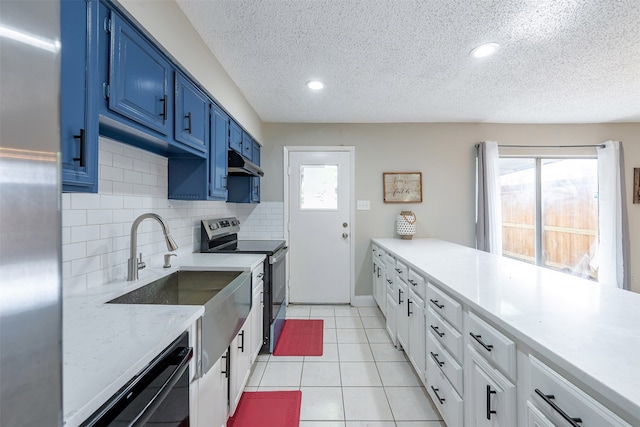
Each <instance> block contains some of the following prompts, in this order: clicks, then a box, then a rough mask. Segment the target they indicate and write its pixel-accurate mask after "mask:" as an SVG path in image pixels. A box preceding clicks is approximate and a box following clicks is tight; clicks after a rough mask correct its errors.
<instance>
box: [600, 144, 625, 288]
mask: <svg viewBox="0 0 640 427" xmlns="http://www.w3.org/2000/svg"><path fill="white" fill-rule="evenodd" d="M597 151H598V187H599V188H598V193H599V194H598V204H599V210H598V231H599V243H598V261H599V270H598V282H600V283H602V284H604V285H610V286H617V287H618V288H622V289H629V272H630V268H629V267H630V266H629V225H628V220H627V206H626V199H625V184H624V156H623V149H622V143H621V142H619V141H607V142H605V143H604V144H602V147H598V148H597Z"/></svg>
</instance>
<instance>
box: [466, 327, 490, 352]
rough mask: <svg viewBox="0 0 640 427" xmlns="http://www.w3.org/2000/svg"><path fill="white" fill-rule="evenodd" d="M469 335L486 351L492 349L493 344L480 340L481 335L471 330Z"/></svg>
mask: <svg viewBox="0 0 640 427" xmlns="http://www.w3.org/2000/svg"><path fill="white" fill-rule="evenodd" d="M469 335H471V337H472V338H473V339H474V340H476V341H478V343H480V345H481V346H483V347H484V349H485V350H487V351H491V350H492V349H493V345H491V344H485V343H484V341H482V340H481V339H480V338H482V335H476V334H474V333H473V332H469Z"/></svg>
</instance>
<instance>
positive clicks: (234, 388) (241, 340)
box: [229, 322, 251, 416]
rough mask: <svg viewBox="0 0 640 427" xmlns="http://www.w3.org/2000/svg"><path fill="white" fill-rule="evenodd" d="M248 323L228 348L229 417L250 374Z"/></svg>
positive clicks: (233, 411)
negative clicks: (229, 365)
mask: <svg viewBox="0 0 640 427" xmlns="http://www.w3.org/2000/svg"><path fill="white" fill-rule="evenodd" d="M249 323H250V322H245V324H244V326H243V328H242V329H241V330H240V332H238V335H236V337H235V338H234V340H233V341H232V342H231V346H229V354H230V358H231V372H230V375H231V378H230V381H229V416H233V414H234V413H235V412H236V408H237V407H238V403H239V402H240V397H242V391H243V390H244V386H245V385H246V384H247V380H248V379H249V374H250V373H251V342H250V339H251V335H250V329H249V326H250V325H249Z"/></svg>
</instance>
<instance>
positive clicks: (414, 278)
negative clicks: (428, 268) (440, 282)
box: [408, 268, 426, 299]
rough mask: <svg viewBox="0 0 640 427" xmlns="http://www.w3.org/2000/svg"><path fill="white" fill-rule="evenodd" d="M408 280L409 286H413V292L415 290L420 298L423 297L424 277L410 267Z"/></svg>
mask: <svg viewBox="0 0 640 427" xmlns="http://www.w3.org/2000/svg"><path fill="white" fill-rule="evenodd" d="M408 282H409V285H411V288H413V292H415V293H416V295H418V296H419V297H420V298H422V299H424V296H425V293H426V285H425V280H424V277H422V276H421V275H420V274H418V273H417V272H416V271H414V270H412V269H411V268H410V269H409V279H408Z"/></svg>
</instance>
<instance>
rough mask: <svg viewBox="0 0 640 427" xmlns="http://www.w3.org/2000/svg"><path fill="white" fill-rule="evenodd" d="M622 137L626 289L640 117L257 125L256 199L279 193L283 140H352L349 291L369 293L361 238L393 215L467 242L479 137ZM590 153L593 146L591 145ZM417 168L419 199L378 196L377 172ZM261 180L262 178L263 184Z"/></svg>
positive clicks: (385, 230) (638, 224)
mask: <svg viewBox="0 0 640 427" xmlns="http://www.w3.org/2000/svg"><path fill="white" fill-rule="evenodd" d="M609 139H614V140H620V141H623V143H624V149H625V162H626V168H625V173H626V184H627V194H628V199H627V200H628V213H629V229H630V242H631V260H636V262H635V263H634V262H633V261H632V263H631V272H632V290H634V291H636V292H640V264H639V263H638V262H637V260H638V259H640V205H638V204H636V205H634V204H632V198H631V194H632V193H631V189H632V188H633V187H632V185H633V182H632V179H633V177H632V174H633V167H640V124H639V123H631V124H588V125H501V124H482V123H477V124H474V123H460V124H457V123H446V124H445V123H431V124H428V123H425V124H279V123H269V124H266V125H265V143H266V149H265V150H263V155H262V158H263V159H264V161H263V165H264V166H263V167H264V170H265V176H266V177H267V178H265V180H264V181H265V186H264V187H263V189H262V198H263V200H277V201H279V200H282V198H283V169H282V168H283V164H282V163H283V160H282V155H283V154H282V153H283V147H284V146H287V145H303V146H309V145H352V146H355V147H356V148H355V157H356V171H355V176H356V178H355V180H356V182H355V197H356V199H357V200H370V201H371V210H370V211H356V224H355V225H356V294H357V295H365V294H370V293H371V277H370V269H369V264H370V262H371V260H370V254H369V240H370V239H371V238H372V237H392V236H394V226H395V218H396V215H397V214H398V213H399V212H400V211H401V210H412V211H414V212H415V213H416V216H417V219H418V222H417V236H418V237H437V238H440V239H444V240H449V241H452V242H456V243H460V244H463V245H466V246H471V247H474V246H475V148H474V145H475V144H476V143H477V142H478V141H482V140H495V141H498V143H499V144H500V143H501V144H523V145H548V144H549V145H571V144H574V145H575V144H598V143H601V142H603V141H606V140H609ZM594 153H595V151H594ZM412 171H418V172H422V180H423V203H420V204H385V203H383V195H382V173H383V172H412ZM267 184H268V185H267Z"/></svg>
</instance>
